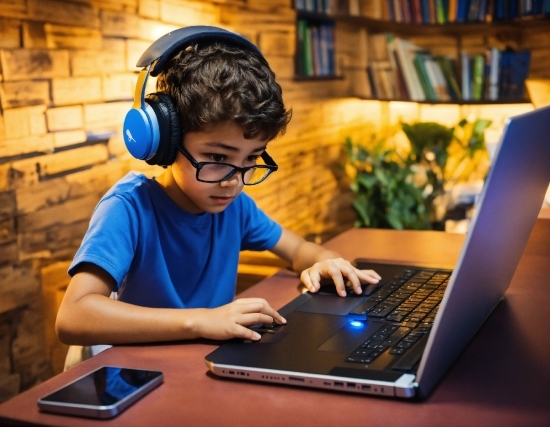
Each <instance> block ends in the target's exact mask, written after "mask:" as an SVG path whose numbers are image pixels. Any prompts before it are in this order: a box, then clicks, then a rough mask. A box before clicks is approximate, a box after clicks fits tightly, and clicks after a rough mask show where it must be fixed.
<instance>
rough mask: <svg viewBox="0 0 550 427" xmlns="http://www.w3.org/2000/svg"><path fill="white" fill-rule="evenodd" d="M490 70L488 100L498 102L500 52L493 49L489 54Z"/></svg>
mask: <svg viewBox="0 0 550 427" xmlns="http://www.w3.org/2000/svg"><path fill="white" fill-rule="evenodd" d="M487 57H488V62H489V70H488V73H487V74H488V79H487V80H488V82H487V99H489V100H490V101H496V100H497V99H498V88H499V76H500V50H498V49H497V48H496V47H493V48H491V49H490V50H489V52H488V54H487Z"/></svg>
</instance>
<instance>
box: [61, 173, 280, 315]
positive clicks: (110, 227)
mask: <svg viewBox="0 0 550 427" xmlns="http://www.w3.org/2000/svg"><path fill="white" fill-rule="evenodd" d="M281 233H282V228H281V226H280V225H279V224H277V223H276V222H274V221H273V220H271V219H270V218H269V217H267V216H266V215H265V214H264V213H263V212H262V211H261V210H260V209H259V208H258V207H257V206H256V204H255V203H254V201H253V200H252V199H251V198H250V197H249V196H247V195H246V194H244V193H241V194H239V196H238V197H237V198H236V199H235V200H234V201H233V202H232V203H231V204H230V205H229V206H228V207H227V208H226V209H225V210H224V211H223V212H220V213H217V214H210V213H203V214H201V215H194V214H191V213H189V212H186V211H184V210H183V209H181V208H180V207H179V206H177V205H176V203H174V201H172V199H170V197H168V195H167V194H166V193H165V192H164V190H163V189H162V187H161V186H160V185H159V184H158V183H157V182H156V181H155V180H154V179H150V178H147V177H145V176H144V175H137V174H135V173H132V172H131V173H129V174H128V175H126V176H125V177H124V178H122V179H121V180H120V181H119V182H118V183H117V184H115V185H114V186H113V188H111V189H110V190H109V191H108V192H107V193H106V194H105V196H103V198H102V199H101V200H100V202H99V204H98V205H97V207H96V208H95V210H94V213H93V215H92V218H91V221H90V227H89V229H88V231H87V232H86V235H85V236H84V239H83V241H82V245H81V246H80V248H79V249H78V251H77V253H76V255H75V257H74V260H73V262H72V264H71V266H70V267H69V274H70V275H71V276H72V275H73V274H74V273H75V268H76V266H77V265H78V264H80V263H82V262H89V263H93V264H95V265H97V266H99V267H101V268H103V269H104V270H105V271H107V272H108V273H109V274H110V275H111V276H112V277H113V278H114V279H115V281H116V287H115V291H117V292H118V298H117V299H119V300H121V301H125V302H128V303H131V304H135V305H140V306H146V307H159V308H196V307H205V308H212V307H219V306H221V305H224V304H227V303H229V302H231V301H232V300H233V297H234V296H235V284H236V280H237V266H238V262H239V251H241V250H266V249H271V248H273V247H274V246H275V244H276V243H277V242H278V241H279V238H280V237H281Z"/></svg>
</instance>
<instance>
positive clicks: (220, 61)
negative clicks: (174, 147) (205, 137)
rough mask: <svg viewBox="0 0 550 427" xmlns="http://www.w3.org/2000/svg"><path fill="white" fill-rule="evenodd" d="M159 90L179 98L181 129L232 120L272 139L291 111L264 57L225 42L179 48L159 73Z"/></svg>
mask: <svg viewBox="0 0 550 427" xmlns="http://www.w3.org/2000/svg"><path fill="white" fill-rule="evenodd" d="M157 90H159V91H161V92H164V93H166V94H168V95H169V96H170V97H171V98H172V99H173V100H174V102H175V104H176V108H177V110H178V114H179V116H180V118H181V131H182V135H185V134H186V133H187V132H192V131H200V130H204V129H208V128H209V127H211V126H214V125H216V124H220V123H223V122H233V123H236V124H238V125H239V126H241V127H242V128H243V136H244V138H246V139H254V138H260V139H262V140H265V141H271V140H272V139H274V138H275V137H277V136H279V135H282V134H284V132H285V130H286V126H287V124H288V122H289V121H290V118H291V115H292V112H291V110H286V109H285V106H284V103H283V98H282V90H281V86H280V85H279V84H278V83H277V82H276V81H275V73H274V72H273V71H272V70H271V68H270V67H269V64H268V63H267V61H266V60H265V58H263V57H262V56H261V55H259V54H257V53H255V52H252V51H250V50H245V49H242V48H240V47H237V46H233V45H229V44H225V43H221V42H216V43H213V44H207V45H200V44H195V45H193V46H189V47H187V48H186V49H184V50H182V51H180V52H178V53H177V54H176V55H175V56H174V57H173V58H172V59H171V60H170V61H169V62H168V63H167V64H166V66H165V67H164V70H163V71H162V72H161V73H160V74H159V77H158V80H157Z"/></svg>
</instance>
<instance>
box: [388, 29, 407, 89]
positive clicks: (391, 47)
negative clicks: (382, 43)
mask: <svg viewBox="0 0 550 427" xmlns="http://www.w3.org/2000/svg"><path fill="white" fill-rule="evenodd" d="M386 39H387V46H388V57H389V60H390V62H391V64H392V69H393V78H394V85H395V87H396V88H397V98H398V99H410V96H409V93H408V92H407V86H406V85H405V79H404V77H403V69H402V67H401V65H400V64H399V59H398V57H397V52H396V49H395V37H394V35H393V34H392V33H387V34H386Z"/></svg>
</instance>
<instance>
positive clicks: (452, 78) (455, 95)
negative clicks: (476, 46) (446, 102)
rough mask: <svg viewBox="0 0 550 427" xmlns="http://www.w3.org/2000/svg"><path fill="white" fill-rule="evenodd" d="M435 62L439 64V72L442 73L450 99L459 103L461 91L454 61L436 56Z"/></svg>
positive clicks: (446, 57)
mask: <svg viewBox="0 0 550 427" xmlns="http://www.w3.org/2000/svg"><path fill="white" fill-rule="evenodd" d="M435 60H436V61H437V62H438V63H439V66H440V67H441V71H443V76H444V77H445V80H446V81H447V89H448V90H449V95H450V97H451V99H452V100H453V101H461V100H462V91H461V89H460V85H459V84H458V78H457V75H456V71H455V70H456V65H455V61H454V60H453V59H451V58H449V57H448V56H436V57H435Z"/></svg>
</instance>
